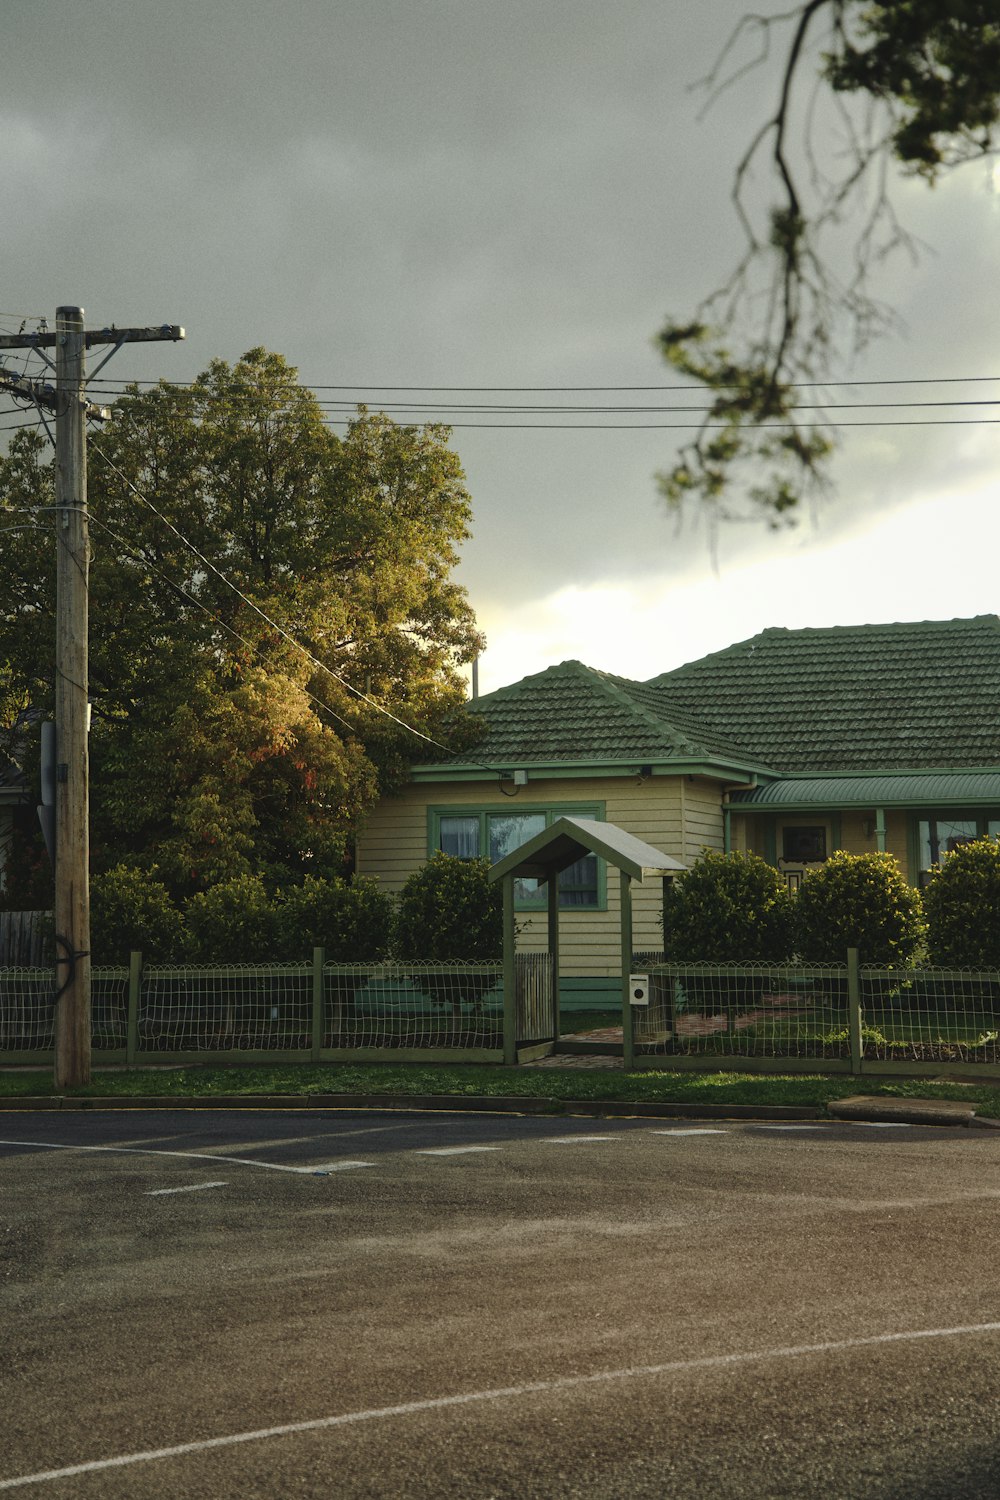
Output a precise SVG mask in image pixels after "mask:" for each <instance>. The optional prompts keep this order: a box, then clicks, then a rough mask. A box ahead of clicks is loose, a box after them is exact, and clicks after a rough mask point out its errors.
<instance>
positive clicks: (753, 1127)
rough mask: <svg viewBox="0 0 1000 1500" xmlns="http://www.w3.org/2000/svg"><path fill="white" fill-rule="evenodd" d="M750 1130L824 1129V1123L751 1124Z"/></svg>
mask: <svg viewBox="0 0 1000 1500" xmlns="http://www.w3.org/2000/svg"><path fill="white" fill-rule="evenodd" d="M748 1128H749V1129H750V1130H825V1129H826V1126H825V1125H751V1126H749V1127H748Z"/></svg>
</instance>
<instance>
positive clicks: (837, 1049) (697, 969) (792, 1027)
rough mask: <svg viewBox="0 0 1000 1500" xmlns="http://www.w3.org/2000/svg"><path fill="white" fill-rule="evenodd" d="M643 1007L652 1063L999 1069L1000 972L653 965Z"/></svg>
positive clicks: (640, 1037)
mask: <svg viewBox="0 0 1000 1500" xmlns="http://www.w3.org/2000/svg"><path fill="white" fill-rule="evenodd" d="M648 972H649V978H650V1002H649V1005H648V1007H642V1008H640V1007H635V1008H634V1009H633V1026H634V1035H635V1042H636V1049H637V1052H638V1053H639V1054H640V1055H641V1056H643V1057H644V1058H646V1059H649V1058H655V1057H657V1056H660V1057H668V1056H669V1057H672V1058H675V1059H705V1060H712V1059H718V1060H720V1061H721V1060H723V1059H745V1060H779V1059H780V1060H782V1061H784V1062H791V1063H794V1064H796V1065H798V1066H802V1064H803V1062H806V1063H816V1064H819V1065H821V1066H823V1067H824V1068H828V1069H830V1070H831V1071H853V1072H856V1073H860V1072H863V1071H865V1065H866V1064H868V1069H867V1071H869V1072H887V1071H891V1070H899V1071H904V1070H905V1071H910V1072H918V1071H920V1070H927V1071H931V1072H933V1071H940V1070H941V1068H942V1067H943V1068H945V1069H947V1068H948V1067H954V1066H956V1065H961V1066H962V1067H966V1066H967V1065H970V1064H971V1065H982V1066H985V1067H988V1068H992V1069H997V1068H1000V972H992V971H978V970H950V969H932V968H924V969H893V968H876V967H874V966H868V965H864V966H861V965H859V964H858V963H857V959H856V955H849V957H848V961H847V962H846V963H845V964H832V965H825V966H815V965H809V966H805V965H794V964H788V965H784V964H783V965H769V964H761V963H747V964H726V965H721V964H654V965H650V966H649V970H648Z"/></svg>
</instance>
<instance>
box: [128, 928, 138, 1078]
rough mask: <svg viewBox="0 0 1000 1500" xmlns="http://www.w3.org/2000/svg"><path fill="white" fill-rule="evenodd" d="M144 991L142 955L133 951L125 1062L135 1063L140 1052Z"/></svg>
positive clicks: (131, 955)
mask: <svg viewBox="0 0 1000 1500" xmlns="http://www.w3.org/2000/svg"><path fill="white" fill-rule="evenodd" d="M141 991H142V954H141V953H140V952H139V951H138V950H137V949H133V950H132V952H131V953H130V954H129V956H128V1014H127V1017H126V1021H125V1062H126V1063H127V1064H128V1066H129V1067H131V1066H132V1064H133V1063H134V1062H135V1055H136V1053H137V1052H138V1050H139V995H140V993H141Z"/></svg>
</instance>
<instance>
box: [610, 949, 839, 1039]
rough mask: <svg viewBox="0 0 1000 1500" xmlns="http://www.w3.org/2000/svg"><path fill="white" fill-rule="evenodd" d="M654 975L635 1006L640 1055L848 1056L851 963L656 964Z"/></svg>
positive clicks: (634, 1025)
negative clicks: (643, 999)
mask: <svg viewBox="0 0 1000 1500" xmlns="http://www.w3.org/2000/svg"><path fill="white" fill-rule="evenodd" d="M648 973H649V1004H648V1005H645V1006H633V1008H632V1024H633V1036H634V1040H635V1045H636V1048H637V1050H638V1051H640V1052H642V1053H645V1054H647V1055H648V1054H656V1053H663V1054H664V1055H666V1054H673V1055H675V1056H676V1055H682V1056H688V1057H695V1056H727V1057H733V1056H737V1057H789V1058H790V1057H796V1058H798V1057H805V1058H815V1059H816V1060H817V1061H823V1060H824V1059H833V1058H843V1057H848V1056H849V1055H850V1015H849V997H848V977H847V966H846V965H841V964H831V965H828V966H825V967H815V966H809V967H808V968H806V967H802V966H799V965H795V964H780V965H774V964H763V963H747V964H726V965H721V964H658V965H651V966H650V967H649V970H648Z"/></svg>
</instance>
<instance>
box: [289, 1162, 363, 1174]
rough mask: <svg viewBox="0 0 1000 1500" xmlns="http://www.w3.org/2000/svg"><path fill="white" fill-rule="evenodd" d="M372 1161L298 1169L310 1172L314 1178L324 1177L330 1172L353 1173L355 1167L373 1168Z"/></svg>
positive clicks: (327, 1163)
mask: <svg viewBox="0 0 1000 1500" xmlns="http://www.w3.org/2000/svg"><path fill="white" fill-rule="evenodd" d="M374 1165H375V1163H374V1162H373V1161H328V1162H326V1163H325V1165H324V1166H322V1167H300V1168H299V1169H298V1170H299V1171H301V1172H312V1173H313V1175H314V1176H316V1177H326V1176H328V1175H329V1173H331V1172H353V1171H354V1170H355V1168H356V1167H373V1166H374Z"/></svg>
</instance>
